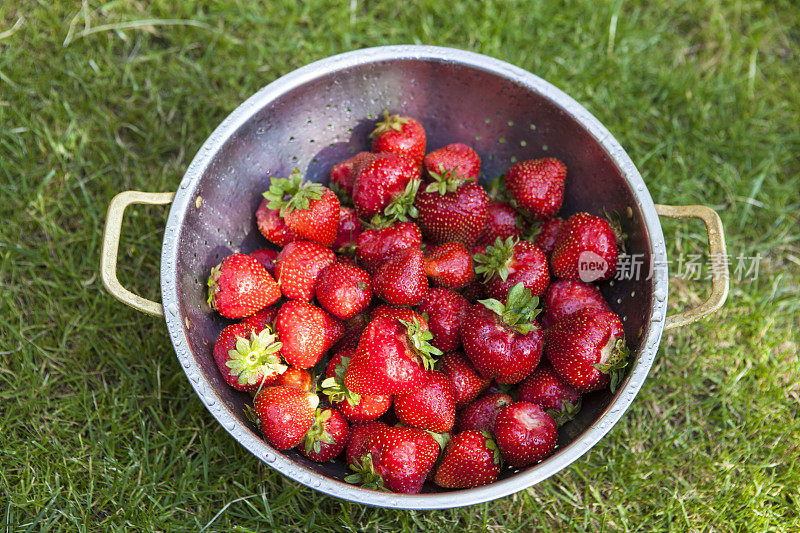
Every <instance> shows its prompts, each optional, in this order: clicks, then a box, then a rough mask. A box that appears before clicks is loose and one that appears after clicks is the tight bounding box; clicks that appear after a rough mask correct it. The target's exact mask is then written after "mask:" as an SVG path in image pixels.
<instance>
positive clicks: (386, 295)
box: [372, 248, 428, 305]
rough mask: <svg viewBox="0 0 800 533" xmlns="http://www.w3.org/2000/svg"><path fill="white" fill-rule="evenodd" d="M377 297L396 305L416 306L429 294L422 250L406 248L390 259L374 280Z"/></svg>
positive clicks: (377, 272) (382, 266) (373, 287)
mask: <svg viewBox="0 0 800 533" xmlns="http://www.w3.org/2000/svg"><path fill="white" fill-rule="evenodd" d="M372 290H373V291H375V296H377V297H378V298H381V299H383V300H384V301H386V302H388V303H390V304H394V305H416V304H418V303H419V302H421V301H422V300H423V299H424V298H425V295H426V294H427V293H428V278H426V277H425V271H424V270H423V261H422V250H420V249H419V248H406V249H405V250H400V251H399V252H396V253H395V254H394V255H392V256H391V257H389V259H387V260H386V262H385V263H383V264H382V265H381V266H380V268H378V270H377V271H376V272H375V277H374V278H373V279H372Z"/></svg>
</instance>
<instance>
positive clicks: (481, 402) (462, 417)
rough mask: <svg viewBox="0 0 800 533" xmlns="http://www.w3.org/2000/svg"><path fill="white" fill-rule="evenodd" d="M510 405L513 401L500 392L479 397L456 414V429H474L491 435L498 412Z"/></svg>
mask: <svg viewBox="0 0 800 533" xmlns="http://www.w3.org/2000/svg"><path fill="white" fill-rule="evenodd" d="M512 403H514V399H513V398H511V396H509V395H508V394H505V393H502V392H493V393H490V394H487V395H485V396H481V397H480V398H478V399H477V400H475V401H474V402H472V403H471V404H469V405H467V406H466V407H465V408H464V409H463V410H461V411H460V412H459V413H458V417H457V420H456V429H457V431H468V430H471V429H474V430H477V431H487V432H489V433H493V432H494V423H495V420H496V419H497V415H498V414H499V413H500V410H501V409H503V407H505V406H506V405H510V404H512Z"/></svg>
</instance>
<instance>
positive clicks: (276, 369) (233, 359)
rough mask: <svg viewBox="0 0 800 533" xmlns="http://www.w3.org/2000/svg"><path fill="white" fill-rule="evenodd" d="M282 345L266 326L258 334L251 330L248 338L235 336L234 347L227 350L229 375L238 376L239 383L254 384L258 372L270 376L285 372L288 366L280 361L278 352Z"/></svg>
mask: <svg viewBox="0 0 800 533" xmlns="http://www.w3.org/2000/svg"><path fill="white" fill-rule="evenodd" d="M282 346H283V345H282V344H281V343H280V342H278V341H277V336H276V335H275V334H273V333H272V330H271V329H270V327H269V326H267V327H265V328H264V329H263V330H261V331H260V332H259V333H258V334H256V333H255V332H253V333H252V334H251V335H250V339H249V340H248V339H246V338H244V337H237V338H236V346H235V348H234V349H233V350H230V351H228V356H229V357H230V360H228V361H226V362H225V365H226V366H227V367H228V368H229V369H230V371H229V373H230V375H231V376H234V377H236V378H238V382H239V385H255V384H256V381H257V380H258V374H259V373H261V374H262V375H263V377H270V376H276V375H278V374H283V373H284V372H286V369H287V368H288V367H287V366H286V365H284V364H282V363H281V354H280V353H279V350H280V349H281V347H282Z"/></svg>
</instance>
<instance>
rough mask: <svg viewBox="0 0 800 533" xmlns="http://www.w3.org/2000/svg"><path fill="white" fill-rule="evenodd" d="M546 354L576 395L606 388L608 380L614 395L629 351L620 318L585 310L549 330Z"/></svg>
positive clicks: (599, 310) (606, 312) (564, 319)
mask: <svg viewBox="0 0 800 533" xmlns="http://www.w3.org/2000/svg"><path fill="white" fill-rule="evenodd" d="M546 355H547V358H548V359H549V360H550V363H552V365H553V368H554V369H555V370H556V372H558V375H560V376H561V377H562V378H563V379H564V381H566V382H567V383H569V384H570V385H572V386H573V387H575V388H576V389H578V391H579V392H588V391H593V390H598V389H602V388H605V387H606V386H608V384H609V381H610V383H611V391H612V392H614V391H615V390H616V387H617V385H618V384H619V381H620V380H621V378H622V369H623V368H624V367H625V365H626V364H627V360H626V359H627V357H628V355H629V351H628V348H627V347H626V346H625V332H624V331H623V329H622V322H621V321H620V319H619V317H618V316H617V315H615V314H614V313H612V312H610V311H603V310H601V309H593V308H586V309H581V310H580V311H576V312H575V313H572V314H571V315H569V316H567V317H565V318H563V319H561V320H559V321H558V322H556V324H555V325H554V326H553V327H552V328H550V330H548V332H547V351H546ZM609 374H610V376H609Z"/></svg>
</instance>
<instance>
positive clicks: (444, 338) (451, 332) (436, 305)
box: [417, 288, 470, 352]
mask: <svg viewBox="0 0 800 533" xmlns="http://www.w3.org/2000/svg"><path fill="white" fill-rule="evenodd" d="M469 307H470V306H469V302H467V300H466V299H465V298H464V297H463V296H461V295H460V294H458V293H457V292H454V291H451V290H449V289H440V288H434V289H431V290H430V291H428V295H427V296H425V299H424V300H423V301H422V303H420V304H419V305H418V306H417V311H419V312H420V313H422V314H424V315H427V316H428V325H429V327H430V330H431V333H432V334H433V340H431V344H432V345H433V346H435V347H436V348H438V349H439V350H441V351H442V352H450V351H453V350H455V349H456V348H458V347H459V346H461V334H460V333H459V328H460V327H461V323H462V322H463V321H464V317H466V316H467V310H468V309H469Z"/></svg>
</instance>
